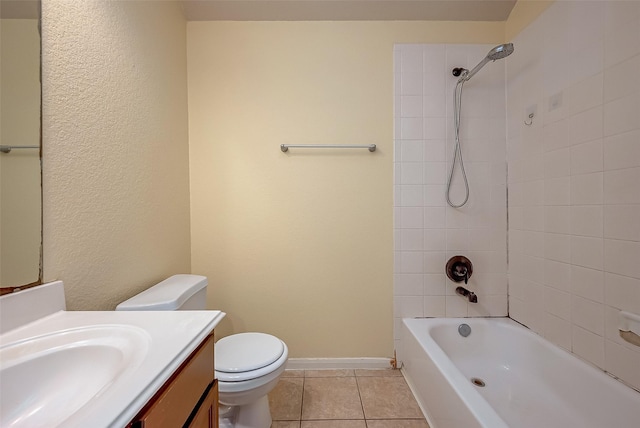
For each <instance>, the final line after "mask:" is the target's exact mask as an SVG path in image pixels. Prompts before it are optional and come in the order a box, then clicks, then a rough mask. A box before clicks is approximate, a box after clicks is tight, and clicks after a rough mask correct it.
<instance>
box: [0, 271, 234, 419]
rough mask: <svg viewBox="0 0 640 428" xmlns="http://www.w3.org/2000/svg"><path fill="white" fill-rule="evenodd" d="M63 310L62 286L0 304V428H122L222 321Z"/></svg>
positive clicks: (215, 316)
mask: <svg viewBox="0 0 640 428" xmlns="http://www.w3.org/2000/svg"><path fill="white" fill-rule="evenodd" d="M64 302H65V299H64V288H63V284H62V282H61V281H55V282H52V283H49V284H45V285H41V286H38V287H34V288H29V289H27V290H23V291H20V292H17V293H12V294H6V295H4V296H0V427H2V428H9V427H11V428H18V427H23V428H24V427H29V428H38V427H46V428H54V427H57V428H76V427H91V428H122V427H124V426H127V424H128V423H129V422H131V421H132V419H133V418H134V417H135V416H136V414H138V412H139V411H140V410H141V409H142V408H143V407H144V405H145V404H146V403H147V402H148V401H149V400H150V399H151V398H152V397H153V395H154V394H155V393H156V392H157V391H158V390H160V388H162V386H163V385H164V384H165V382H167V380H168V379H170V377H171V375H172V374H173V373H174V372H175V371H176V370H177V369H178V368H179V367H180V365H181V364H182V363H183V362H184V361H185V360H186V359H187V357H188V356H189V355H190V354H191V353H192V352H193V351H194V350H195V349H196V348H197V347H198V345H199V344H200V343H202V341H203V340H205V339H206V338H207V336H208V335H209V334H211V332H212V331H213V329H214V328H215V327H216V325H218V323H219V322H220V320H221V319H222V318H224V316H225V314H224V312H220V311H150V312H135V311H117V312H116V311H86V312H84V311H65V310H64Z"/></svg>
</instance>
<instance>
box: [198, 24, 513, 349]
mask: <svg viewBox="0 0 640 428" xmlns="http://www.w3.org/2000/svg"><path fill="white" fill-rule="evenodd" d="M503 32H504V25H503V23H495V24H487V23H471V24H466V23H457V24H452V23H424V22H422V23H394V22H385V23H382V22H368V23H365V22H340V23H335V22H334V23H331V22H287V23H284V22H261V23H251V22H243V23H240V22H211V23H206V22H191V23H189V24H188V42H189V45H188V57H189V66H188V69H189V114H190V117H189V119H190V128H189V134H190V148H191V186H192V187H191V192H192V225H193V231H192V243H193V245H192V248H193V271H194V272H195V273H201V274H204V275H207V276H208V277H209V281H210V289H209V290H210V293H209V298H210V300H209V306H210V307H216V308H221V309H223V310H225V311H226V312H227V313H228V317H227V318H226V319H225V322H224V323H223V325H221V328H220V329H219V331H220V332H221V333H222V334H228V333H230V332H239V331H246V330H261V331H266V332H270V333H273V334H276V335H278V336H280V337H282V338H283V340H285V341H286V342H287V344H288V345H289V346H290V348H291V355H292V356H293V357H362V356H371V357H383V356H390V355H392V353H393V338H392V326H393V313H392V310H393V307H392V302H393V297H392V296H393V292H392V286H393V243H392V242H393V236H392V231H393V196H392V195H393V186H392V183H393V176H392V171H393V44H394V42H402V41H415V42H425V41H435V42H439V41H447V40H452V41H454V42H457V41H460V42H462V41H471V40H480V39H482V40H484V41H486V42H492V41H496V42H499V41H501V38H502V36H503V34H504V33H503ZM282 143H290V144H296V143H297V144H313V143H318V144H365V143H376V144H377V145H378V151H377V152H375V153H369V152H368V151H366V150H358V151H349V150H342V151H332V150H322V151H318V150H315V151H313V150H303V149H298V150H295V149H291V151H290V152H289V153H288V154H284V153H282V152H281V151H280V148H279V145H280V144H282Z"/></svg>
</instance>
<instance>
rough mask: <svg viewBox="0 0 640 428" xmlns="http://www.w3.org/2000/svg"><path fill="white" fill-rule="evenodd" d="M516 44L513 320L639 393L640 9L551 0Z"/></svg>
mask: <svg viewBox="0 0 640 428" xmlns="http://www.w3.org/2000/svg"><path fill="white" fill-rule="evenodd" d="M513 42H514V44H515V47H516V50H515V53H514V54H513V55H512V57H510V58H509V60H508V62H507V70H508V74H507V81H508V86H507V94H508V95H507V105H508V113H507V114H508V126H507V133H508V145H507V151H508V164H509V313H510V316H511V317H512V318H514V319H516V320H518V321H520V322H521V323H523V324H525V325H527V326H528V327H530V328H531V329H533V330H534V331H536V332H538V333H539V334H541V335H543V336H545V337H546V338H547V339H549V340H550V341H552V342H554V343H556V344H557V345H559V346H561V347H563V348H565V349H567V350H570V351H572V352H574V353H575V354H577V355H578V356H580V357H581V358H583V359H585V360H587V361H589V362H591V363H593V364H595V365H596V366H598V367H600V368H602V369H605V370H607V371H609V372H611V373H612V374H614V375H616V376H618V377H620V378H622V379H623V380H624V381H625V382H627V383H629V384H631V385H632V386H634V387H636V388H640V369H639V368H640V347H637V346H633V345H630V344H628V343H627V342H624V341H622V340H621V339H620V337H619V335H618V328H617V327H618V314H619V312H620V310H626V311H631V312H635V313H640V78H639V77H638V76H640V2H637V1H623V2H615V1H607V2H595V1H594V2H565V1H561V2H556V3H554V4H553V5H552V6H551V7H550V8H549V9H547V10H546V11H545V13H544V14H543V15H541V16H540V17H539V18H538V19H537V20H536V21H535V22H534V23H533V24H531V25H530V26H529V27H527V29H525V30H524V31H523V32H522V33H521V34H519V35H518V36H517V37H516V39H515V40H514V41H513ZM530 113H534V117H533V119H532V120H533V123H532V125H531V126H527V125H525V124H524V121H525V120H528V116H529V114H530Z"/></svg>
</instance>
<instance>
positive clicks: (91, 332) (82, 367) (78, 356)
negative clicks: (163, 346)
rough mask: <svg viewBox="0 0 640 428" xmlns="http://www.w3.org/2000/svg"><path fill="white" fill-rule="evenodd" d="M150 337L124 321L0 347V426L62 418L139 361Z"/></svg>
mask: <svg viewBox="0 0 640 428" xmlns="http://www.w3.org/2000/svg"><path fill="white" fill-rule="evenodd" d="M150 341H151V338H150V336H149V334H148V333H147V332H145V330H143V329H141V328H139V327H135V326H129V325H97V326H84V327H80V328H70V329H65V330H59V331H55V332H53V333H50V334H43V335H40V336H35V337H29V338H25V339H22V340H18V341H16V342H13V343H6V344H5V343H3V344H2V346H1V347H0V397H2V399H1V400H0V426H2V427H15V428H17V427H30V428H35V427H45V426H46V427H52V426H58V425H61V424H64V423H65V421H67V420H68V419H69V418H72V417H73V416H74V415H75V414H76V413H78V412H79V411H81V409H82V408H83V407H84V406H86V405H87V404H88V403H91V402H93V401H95V400H99V399H100V396H101V395H102V394H104V393H105V392H106V391H108V390H109V389H110V388H112V387H113V386H114V385H117V384H118V383H119V382H120V381H122V380H123V379H126V378H127V377H128V376H129V375H131V374H132V373H133V372H135V370H136V369H137V368H138V367H139V366H140V364H141V363H142V361H143V360H144V358H145V356H146V354H147V353H148V350H149V344H150Z"/></svg>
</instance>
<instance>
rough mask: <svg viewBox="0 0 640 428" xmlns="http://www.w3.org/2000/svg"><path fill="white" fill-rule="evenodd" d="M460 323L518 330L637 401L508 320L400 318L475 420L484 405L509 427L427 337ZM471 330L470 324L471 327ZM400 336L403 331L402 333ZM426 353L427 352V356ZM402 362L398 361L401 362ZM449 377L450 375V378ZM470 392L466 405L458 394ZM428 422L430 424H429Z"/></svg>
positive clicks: (616, 382)
mask: <svg viewBox="0 0 640 428" xmlns="http://www.w3.org/2000/svg"><path fill="white" fill-rule="evenodd" d="M460 323H468V324H470V325H472V324H474V323H475V324H494V325H496V324H501V325H502V326H504V327H505V328H507V329H510V330H518V333H519V334H524V335H525V336H528V337H529V338H530V339H532V340H534V341H536V342H538V343H539V344H541V345H542V346H545V347H548V348H549V350H550V351H551V352H553V353H555V354H557V355H559V356H560V357H562V358H569V359H572V360H573V361H574V362H575V363H576V364H577V365H579V366H582V368H584V369H588V370H589V371H592V373H593V375H594V376H595V377H597V378H600V379H601V380H602V381H603V382H605V383H607V384H608V385H610V386H611V388H613V389H614V390H615V391H618V392H619V393H620V394H623V395H626V396H628V397H632V398H633V400H637V398H638V394H640V391H639V390H638V389H636V388H634V387H633V386H631V385H629V384H627V383H625V382H623V381H622V380H621V379H619V378H617V377H616V376H614V375H612V374H611V373H609V372H607V371H606V370H604V369H602V368H601V367H598V366H596V365H595V364H593V363H591V362H590V361H587V360H584V359H583V358H581V357H580V356H579V355H577V354H575V353H573V352H570V351H568V350H566V349H564V348H562V347H561V346H558V345H557V344H555V343H553V342H551V341H549V340H548V339H546V338H544V337H542V336H541V335H540V334H539V333H536V332H535V331H533V330H532V329H530V328H529V327H527V326H526V325H524V324H522V323H520V322H518V321H516V320H514V319H512V318H510V317H472V318H444V317H420V318H403V319H402V329H403V330H405V329H406V330H408V331H407V333H410V334H411V335H412V336H413V338H414V339H415V340H416V341H417V342H418V343H419V345H420V347H421V348H422V350H423V351H424V352H425V353H427V355H428V358H429V359H430V360H431V361H432V362H433V364H434V365H435V366H436V367H437V368H438V370H440V372H441V373H442V375H443V376H444V377H445V378H446V380H447V381H448V382H449V384H450V385H451V384H452V383H454V384H452V385H451V388H452V389H453V390H454V391H455V393H456V395H457V396H458V398H460V400H461V401H462V402H463V404H464V405H465V406H466V408H467V409H468V410H469V412H471V413H472V415H473V416H474V417H476V418H478V417H479V416H480V417H482V416H484V415H485V412H484V411H483V412H479V411H477V409H476V408H475V407H476V404H478V407H480V408H482V409H484V410H486V408H485V405H486V406H487V407H488V408H489V409H490V413H491V412H493V413H495V414H496V416H497V417H498V418H500V420H501V421H502V423H503V424H504V425H499V426H500V427H502V426H504V427H508V426H509V425H508V424H506V422H505V421H504V419H502V418H501V417H500V416H499V414H498V413H497V411H496V410H494V409H493V407H492V406H491V405H490V404H489V402H487V401H486V400H485V398H484V397H483V396H482V395H481V394H480V392H478V391H477V390H476V388H475V387H473V386H472V384H471V382H470V381H469V380H468V379H467V378H466V377H465V376H464V374H463V373H462V371H461V370H459V369H458V368H457V367H456V366H455V364H454V363H453V361H452V360H450V359H449V356H448V355H447V354H446V352H445V351H444V350H443V349H442V348H441V347H440V345H439V344H438V342H437V341H436V340H435V339H434V338H433V337H432V335H431V331H432V330H433V329H434V328H436V327H439V326H442V325H447V324H448V325H459V324H460ZM411 325H414V326H417V327H413V328H412V327H411ZM472 328H473V325H472ZM403 334H404V332H403ZM401 338H404V337H403V336H401ZM423 339H424V341H425V343H423V342H422V341H423ZM401 340H402V339H401ZM427 346H431V348H430V349H429V351H427V349H428V348H427ZM431 350H433V352H431ZM429 352H431V355H429ZM436 357H437V358H436ZM436 360H438V361H436ZM401 362H402V361H401ZM443 367H445V368H446V369H447V370H444V369H443ZM450 375H451V376H450ZM405 378H406V379H407V383H408V384H410V387H411V388H412V391H414V393H415V391H416V390H417V389H416V388H415V387H414V386H413V385H412V382H413V380H411V379H410V378H409V376H407V375H406V374H405ZM458 381H460V382H461V384H460V385H458V384H457V382H458ZM469 391H472V392H473V393H475V394H471V395H469V396H466V397H467V398H469V399H474V401H471V402H470V403H468V402H467V401H466V400H465V399H464V396H463V395H461V393H466V392H469ZM475 398H478V400H481V401H477V402H476V401H475ZM471 404H473V407H472V406H471ZM419 405H420V407H421V408H422V409H423V412H424V413H425V416H427V412H426V411H425V410H426V409H425V408H426V406H423V405H422V403H419ZM427 420H428V421H429V417H428V416H427ZM478 421H479V424H480V425H482V426H484V427H487V428H494V427H497V426H498V425H493V424H486V423H485V422H484V421H483V420H482V419H478ZM430 423H431V422H430Z"/></svg>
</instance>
